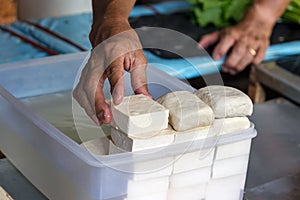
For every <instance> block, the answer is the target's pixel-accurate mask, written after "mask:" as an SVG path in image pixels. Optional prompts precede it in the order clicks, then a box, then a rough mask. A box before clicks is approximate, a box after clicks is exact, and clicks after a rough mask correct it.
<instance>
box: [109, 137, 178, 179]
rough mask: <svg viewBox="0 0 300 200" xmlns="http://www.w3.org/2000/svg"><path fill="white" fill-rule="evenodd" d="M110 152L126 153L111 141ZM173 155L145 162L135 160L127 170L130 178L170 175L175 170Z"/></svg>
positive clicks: (151, 177)
mask: <svg viewBox="0 0 300 200" xmlns="http://www.w3.org/2000/svg"><path fill="white" fill-rule="evenodd" d="M109 149H110V154H115V153H124V150H122V149H120V148H118V147H117V146H115V145H114V143H113V142H112V141H110V145H109ZM172 164H173V157H171V156H170V157H165V158H161V159H156V160H149V161H144V162H135V163H134V164H132V166H130V169H128V170H126V171H127V173H128V179H130V180H147V179H154V178H159V177H166V176H170V175H171V174H172V171H173V165H172Z"/></svg>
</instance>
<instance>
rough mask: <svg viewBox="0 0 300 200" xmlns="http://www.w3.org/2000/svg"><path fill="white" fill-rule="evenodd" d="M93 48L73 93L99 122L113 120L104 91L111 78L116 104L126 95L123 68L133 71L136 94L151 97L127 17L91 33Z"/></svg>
mask: <svg viewBox="0 0 300 200" xmlns="http://www.w3.org/2000/svg"><path fill="white" fill-rule="evenodd" d="M90 39H91V42H92V44H93V46H94V49H93V50H92V52H91V57H90V59H89V61H88V63H87V65H86V66H85V67H84V69H83V71H82V74H81V78H80V81H79V83H78V85H77V86H76V88H75V90H74V92H73V96H74V98H75V99H76V100H77V101H78V103H79V104H80V105H81V106H82V107H83V108H84V109H85V111H86V113H87V114H88V115H89V117H90V118H91V119H92V120H93V121H94V122H95V123H96V124H98V125H101V124H103V123H105V124H107V123H110V122H111V120H112V114H111V111H110V108H109V105H108V103H107V102H106V101H105V96H104V93H103V86H104V81H105V79H106V78H108V80H109V83H110V86H111V94H112V98H113V103H114V104H119V103H121V101H122V99H123V96H124V77H123V76H124V70H126V71H128V72H130V75H131V85H132V87H133V90H134V92H135V93H136V94H144V95H146V96H149V97H151V95H150V94H149V93H148V89H147V80H146V66H147V61H146V58H145V56H144V53H143V50H142V47H141V44H140V41H139V38H138V36H137V34H136V32H135V31H134V30H133V29H132V28H131V27H130V25H129V24H128V21H127V20H124V21H120V20H116V21H113V20H110V21H108V22H107V23H102V25H101V27H100V28H99V29H93V30H92V31H91V34H90Z"/></svg>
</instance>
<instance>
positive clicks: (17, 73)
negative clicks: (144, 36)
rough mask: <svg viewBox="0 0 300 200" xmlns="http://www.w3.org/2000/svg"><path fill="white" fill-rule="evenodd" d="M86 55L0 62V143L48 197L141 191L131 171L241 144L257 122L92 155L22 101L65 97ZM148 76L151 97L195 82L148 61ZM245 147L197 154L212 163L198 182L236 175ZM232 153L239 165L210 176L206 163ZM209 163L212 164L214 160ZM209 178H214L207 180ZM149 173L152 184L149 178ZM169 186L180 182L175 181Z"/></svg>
mask: <svg viewBox="0 0 300 200" xmlns="http://www.w3.org/2000/svg"><path fill="white" fill-rule="evenodd" d="M86 56H87V53H78V54H71V55H63V56H56V57H49V58H43V59H36V60H30V61H25V62H19V63H12V64H4V65H1V66H0V84H1V87H0V126H1V132H0V148H1V151H3V152H4V153H5V155H6V156H7V157H8V159H9V160H10V161H11V162H12V163H13V164H14V165H15V166H16V167H17V168H18V169H19V170H20V171H21V172H22V173H23V174H24V175H25V176H26V177H27V178H28V179H29V180H30V181H31V182H32V183H33V184H34V185H35V186H36V187H37V188H38V189H39V190H40V191H41V192H42V193H43V194H45V196H47V197H48V198H49V199H73V200H102V199H124V198H127V199H141V198H142V197H139V196H138V195H139V194H137V197H135V196H133V197H131V196H130V197H129V196H128V195H127V193H128V190H129V189H130V188H129V187H131V190H132V187H133V188H134V187H136V186H135V184H136V185H139V186H140V184H138V183H141V184H144V185H145V187H148V185H147V181H146V182H145V181H144V182H143V180H135V179H136V178H137V177H138V176H137V174H141V175H142V174H145V173H148V172H155V170H160V169H162V168H163V169H165V168H166V167H168V166H170V165H172V164H173V163H172V162H173V161H174V158H177V157H178V155H182V154H183V152H184V154H186V153H191V152H197V151H198V152H199V153H201V152H207V151H209V152H213V153H214V154H215V153H216V152H218V148H220V149H222V148H221V146H223V145H224V148H223V149H228V145H230V144H232V145H235V146H239V145H238V144H240V143H241V144H242V146H244V145H243V144H244V143H243V142H242V141H245V143H247V144H248V143H249V142H247V141H250V142H251V139H252V138H253V137H255V136H256V130H255V129H254V126H253V124H252V125H251V127H250V128H248V129H246V130H243V131H240V132H234V133H229V134H226V135H221V136H218V137H217V138H216V137H209V138H205V139H201V140H196V141H193V142H192V143H187V142H183V143H178V144H174V145H170V146H168V147H167V148H157V149H154V150H153V149H151V150H145V151H142V152H139V153H122V154H115V155H103V156H95V155H92V154H91V153H89V152H88V151H87V150H85V149H84V148H82V147H81V146H80V145H79V144H78V143H77V142H75V141H74V140H72V139H70V137H68V136H67V135H66V134H64V133H63V131H64V130H63V129H60V128H59V127H55V126H54V125H55V124H54V125H53V123H52V124H51V123H50V122H49V121H48V120H47V119H46V118H45V117H42V116H43V114H41V113H39V112H38V111H36V110H35V109H33V107H31V108H30V106H29V107H28V102H31V101H30V98H32V97H33V98H35V97H37V98H39V97H41V99H43V98H45V95H48V94H55V93H57V94H58V95H54V97H57V100H55V99H54V100H53V101H51V102H52V103H53V102H60V101H61V98H65V96H64V95H60V93H63V94H65V95H70V94H71V93H70V91H71V90H72V88H73V84H74V80H75V77H76V74H77V71H78V69H79V67H80V66H81V64H82V62H83V60H84V59H85V58H86ZM127 78H128V77H127ZM127 78H126V79H125V80H126V81H125V82H126V83H127V84H126V87H128V88H127V89H126V93H127V94H130V93H131V92H132V91H131V90H130V88H129V84H128V83H129V80H128V79H127ZM148 81H149V83H150V85H149V89H150V92H151V93H152V95H153V96H154V97H158V96H160V95H162V94H165V93H166V92H169V91H170V90H189V91H193V90H194V89H193V88H192V87H191V86H189V85H187V84H185V83H184V82H182V81H180V80H178V79H175V78H172V77H170V76H168V75H166V74H164V73H163V72H160V71H159V70H157V69H155V68H153V67H149V68H148ZM29 97H30V98H29ZM24 98H25V100H24ZM26 101H27V103H26ZM70 104H71V102H70ZM46 105H47V104H46ZM49 106H51V108H52V106H53V105H52V104H51V105H50V104H49ZM57 117H58V118H59V117H60V116H57ZM91 137H92V136H91ZM225 145H227V146H225ZM241 148H243V147H241ZM203 150H205V151H203ZM236 150H238V149H236ZM249 151H250V145H248V146H247V148H246V150H245V148H243V152H244V153H243V155H240V154H232V155H229V154H226V155H228V156H227V157H226V155H225V156H224V155H222V154H221V153H220V156H219V158H220V159H219V160H212V162H209V161H207V158H206V157H205V158H206V159H205V158H203V159H204V161H203V162H206V163H210V164H208V166H206V165H205V166H204V167H205V169H207V168H209V169H211V170H209V173H210V175H209V176H210V177H211V180H208V181H206V182H205V183H201V185H203V184H204V185H205V188H209V190H211V188H214V187H215V185H218V184H222V183H223V182H222V180H226V177H228V178H230V177H235V176H237V175H239V177H245V176H246V171H245V165H246V167H247V162H248V156H247V155H248V154H249ZM199 155H200V154H199ZM215 157H216V155H214V156H211V158H212V159H215ZM199 159H202V158H199ZM170 160H171V162H170ZM226 160H228V162H226ZM231 160H234V161H235V162H234V163H235V164H236V163H240V162H242V163H240V165H239V166H242V167H243V169H239V168H238V167H235V168H234V170H231V171H230V170H229V172H228V171H226V170H225V171H224V170H221V171H218V172H214V173H216V174H217V176H216V177H213V176H212V175H213V170H214V169H218V168H220V163H221V164H222V163H225V164H226V167H227V166H228V165H230V161H231ZM158 161H159V162H158ZM149 162H150V163H151V164H149ZM245 162H246V163H245ZM215 163H216V164H217V165H216V166H214V164H215ZM191 164H192V163H191ZM197 165H199V162H198V163H197ZM192 168H193V167H192ZM193 170H195V169H193ZM196 171H197V170H196ZM198 171H199V174H200V172H201V173H202V171H201V170H199V169H198ZM185 173H186V172H185ZM187 174H188V173H187ZM140 177H142V176H140ZM178 177H179V179H180V177H183V178H186V177H187V176H185V175H182V176H178ZM158 180H160V181H159V182H157V183H160V184H161V185H164V184H165V180H168V176H164V177H160V178H158ZM213 180H214V182H217V183H218V184H214V185H213V186H211V185H209V183H210V182H211V181H213ZM218 180H220V181H218ZM135 181H140V182H135ZM151 181H153V184H154V185H155V183H156V182H155V180H154V179H153V180H151ZM238 181H239V182H236V183H237V186H236V188H233V189H232V191H238V192H239V194H240V193H241V192H242V190H243V188H244V181H245V179H243V180H242V181H241V179H238ZM214 182H212V183H214ZM225 183H226V181H224V184H225ZM151 189H153V190H155V188H149V190H150V191H151ZM173 189H174V188H173ZM209 190H205V191H206V192H208V191H209ZM176 191H177V192H178V191H186V190H185V189H184V188H181V189H179V190H176ZM167 193H168V191H157V194H152V195H153V196H160V197H162V196H168V194H167ZM204 196H205V195H204ZM236 196H240V195H236ZM169 197H170V195H169ZM142 199H143V198H142ZM210 199H211V198H210Z"/></svg>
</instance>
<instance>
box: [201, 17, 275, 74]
mask: <svg viewBox="0 0 300 200" xmlns="http://www.w3.org/2000/svg"><path fill="white" fill-rule="evenodd" d="M271 30H272V27H271V28H267V29H263V28H261V26H259V25H255V26H251V23H248V22H242V23H240V24H237V25H236V26H232V27H228V28H225V29H222V30H220V31H216V32H213V33H211V34H207V35H205V36H203V37H202V39H201V40H200V42H199V45H200V46H202V47H203V48H207V47H208V46H210V45H212V44H214V43H217V45H216V47H215V48H214V51H213V54H212V57H213V58H214V59H215V60H219V59H221V58H222V57H223V56H225V55H226V54H227V55H228V57H227V58H226V60H225V61H224V63H223V65H222V70H223V71H224V72H228V73H230V74H236V73H237V72H240V71H242V70H243V69H244V68H245V67H246V66H247V65H249V64H251V63H252V64H254V65H258V64H260V63H261V62H262V61H263V59H264V57H265V52H266V50H267V48H268V47H269V37H270V32H271Z"/></svg>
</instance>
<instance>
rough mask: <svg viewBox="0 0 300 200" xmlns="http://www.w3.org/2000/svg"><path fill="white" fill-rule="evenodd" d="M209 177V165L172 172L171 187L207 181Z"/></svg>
mask: <svg viewBox="0 0 300 200" xmlns="http://www.w3.org/2000/svg"><path fill="white" fill-rule="evenodd" d="M210 177H211V167H204V168H200V169H196V170H191V171H187V172H182V173H178V174H172V175H171V176H170V187H171V188H183V187H189V186H193V185H199V184H200V185H201V184H203V183H207V182H208V181H209V180H210Z"/></svg>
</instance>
